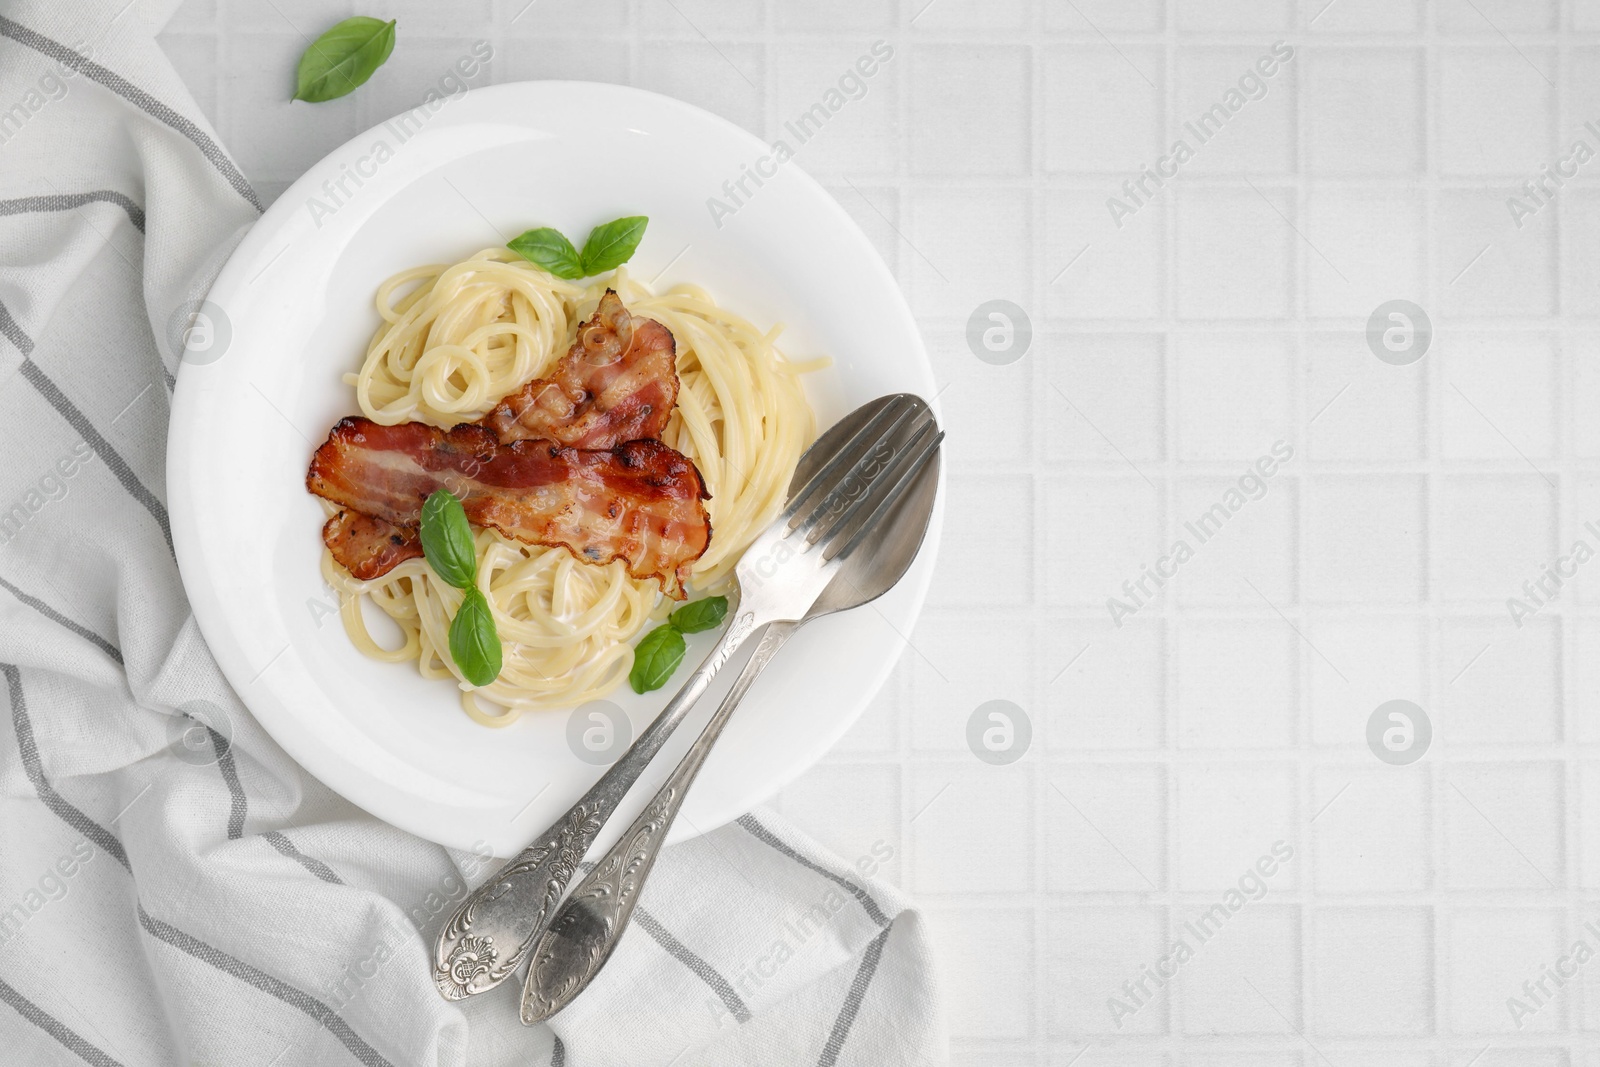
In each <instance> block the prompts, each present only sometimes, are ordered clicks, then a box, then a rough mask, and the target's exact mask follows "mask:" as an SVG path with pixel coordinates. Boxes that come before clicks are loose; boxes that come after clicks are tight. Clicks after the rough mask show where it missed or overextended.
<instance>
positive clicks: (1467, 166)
mask: <svg viewBox="0 0 1600 1067" xmlns="http://www.w3.org/2000/svg"><path fill="white" fill-rule="evenodd" d="M1519 52H1520V53H1521V54H1520V55H1519V54H1518V53H1519ZM1535 68H1538V69H1537V70H1536V69H1535ZM1541 70H1542V71H1543V72H1544V74H1543V76H1541V75H1540V73H1539V72H1540V71H1541ZM1554 72H1555V63H1554V57H1553V55H1552V54H1551V53H1550V51H1549V50H1548V49H1544V48H1535V47H1532V46H1526V45H1524V46H1519V47H1517V48H1514V49H1513V48H1507V47H1505V45H1504V43H1503V42H1500V41H1496V42H1495V43H1494V44H1493V45H1490V46H1484V47H1476V48H1447V49H1444V50H1442V51H1441V52H1440V53H1439V78H1440V89H1439V106H1440V113H1439V166H1440V168H1441V169H1442V170H1443V171H1444V172H1445V173H1446V174H1501V175H1506V176H1508V177H1520V176H1522V175H1523V174H1524V173H1528V172H1531V171H1532V170H1533V169H1534V168H1537V167H1538V166H1539V165H1540V164H1543V163H1545V162H1548V161H1549V159H1550V157H1551V154H1552V152H1553V151H1554V148H1555V146H1554V143H1553V141H1552V135H1551V128H1550V127H1551V123H1550V116H1551V114H1552V108H1551V103H1552V96H1553V90H1552V89H1551V87H1550V85H1549V84H1548V83H1547V82H1546V80H1545V79H1546V78H1550V77H1552V75H1553V74H1554Z"/></svg>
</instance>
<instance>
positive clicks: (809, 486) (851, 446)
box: [781, 396, 905, 527]
mask: <svg viewBox="0 0 1600 1067" xmlns="http://www.w3.org/2000/svg"><path fill="white" fill-rule="evenodd" d="M904 399H905V398H904V397H899V396H897V397H895V398H894V399H893V400H891V401H890V402H889V403H887V404H885V405H883V407H881V408H879V409H878V410H877V411H876V412H875V413H874V414H873V416H872V418H870V419H868V420H867V421H866V422H864V423H862V424H861V428H860V429H859V430H857V431H856V432H855V433H853V434H851V435H850V440H848V441H846V442H845V443H844V444H843V445H842V446H840V448H839V450H838V451H837V452H835V453H834V454H833V455H832V456H831V457H830V458H829V459H828V461H827V462H826V463H824V464H823V465H822V466H820V467H818V468H817V470H816V472H815V473H813V474H812V475H811V477H810V478H808V479H807V480H806V484H805V485H802V486H801V487H800V489H799V490H798V491H797V492H796V493H795V494H794V496H792V497H790V498H789V503H788V506H786V507H785V508H784V509H783V514H782V516H781V517H782V518H785V519H791V520H792V517H793V516H794V514H795V513H796V512H797V511H799V510H800V505H801V504H802V503H804V502H805V500H806V498H807V497H808V496H810V495H811V494H812V493H813V492H815V491H816V490H817V488H818V487H819V486H821V485H822V484H823V482H824V480H825V479H828V478H830V477H831V476H832V475H833V472H834V471H835V470H837V469H838V467H839V465H840V464H841V463H843V462H844V459H845V457H846V456H848V455H849V454H850V453H851V452H853V451H854V450H855V448H856V446H857V445H859V444H860V443H861V441H862V440H864V439H865V438H866V436H867V435H868V434H870V433H872V432H873V431H874V430H876V429H877V428H878V425H879V424H880V423H882V422H883V420H884V419H886V418H888V417H889V415H890V414H891V413H893V412H894V411H895V409H897V408H899V407H900V406H901V404H902V401H903V400H904ZM789 525H790V526H791V527H793V526H794V523H793V521H791V522H790V524H789Z"/></svg>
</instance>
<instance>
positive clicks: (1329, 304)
mask: <svg viewBox="0 0 1600 1067" xmlns="http://www.w3.org/2000/svg"><path fill="white" fill-rule="evenodd" d="M1426 214H1427V203H1426V198H1425V197H1424V195H1423V193H1422V192H1421V190H1418V191H1416V192H1411V193H1407V192H1400V191H1394V190H1384V191H1382V192H1366V191H1355V190H1345V189H1341V188H1337V187H1328V186H1321V187H1318V188H1316V189H1313V190H1312V191H1311V193H1310V194H1309V195H1308V197H1307V199H1306V225H1305V234H1306V240H1307V241H1308V242H1309V244H1310V247H1311V254H1310V255H1308V256H1307V257H1306V304H1307V308H1308V310H1309V312H1310V314H1312V315H1315V316H1349V317H1359V318H1362V319H1365V318H1366V317H1367V316H1369V315H1370V314H1371V313H1372V310H1373V309H1374V308H1376V307H1378V306H1379V305H1380V304H1384V303H1387V302H1388V301H1390V300H1396V299H1405V300H1411V301H1413V302H1415V301H1418V300H1421V299H1422V298H1423V291H1424V275H1425V273H1426V272H1425V270H1424V262H1425V261H1424V256H1423V248H1424V245H1425V244H1426V240H1425V238H1424V227H1423V220H1424V218H1425V216H1426ZM1369 353H1370V350H1369Z"/></svg>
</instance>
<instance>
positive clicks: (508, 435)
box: [483, 289, 678, 448]
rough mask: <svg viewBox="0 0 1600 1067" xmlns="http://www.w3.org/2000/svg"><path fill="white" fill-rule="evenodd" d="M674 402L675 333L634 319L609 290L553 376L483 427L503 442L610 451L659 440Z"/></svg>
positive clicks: (520, 393) (503, 405) (503, 404)
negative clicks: (550, 443) (627, 443)
mask: <svg viewBox="0 0 1600 1067" xmlns="http://www.w3.org/2000/svg"><path fill="white" fill-rule="evenodd" d="M677 401H678V357H677V346H676V345H675V343H674V342H673V339H672V332H671V331H670V330H668V329H667V328H666V327H665V326H663V325H661V323H659V322H656V321H655V320H654V319H645V318H636V317H635V316H633V315H631V314H629V312H628V309H627V308H625V307H623V306H622V300H621V298H619V297H618V296H617V294H616V292H615V291H614V290H611V289H607V290H606V295H605V296H603V297H601V298H600V306H599V307H598V308H596V309H595V313H594V317H593V318H591V319H590V320H589V321H588V322H585V323H584V324H583V325H581V326H579V327H578V337H577V340H575V341H573V342H572V347H571V348H570V349H569V350H568V351H567V354H566V355H565V356H563V357H561V361H560V362H559V363H557V364H556V366H555V370H554V371H552V372H551V375H550V377H548V378H535V379H534V380H533V381H531V382H529V383H528V384H527V385H525V386H523V387H522V388H521V389H519V390H517V391H516V392H515V393H512V394H511V395H510V396H508V397H506V398H505V399H504V400H502V401H500V403H499V405H498V406H497V407H496V408H495V409H494V410H493V411H491V412H489V414H488V415H486V416H485V417H484V419H483V424H484V425H485V426H487V427H488V428H489V429H491V430H493V431H494V432H495V434H496V435H497V436H498V437H499V438H500V440H501V441H502V442H505V443H509V442H511V441H523V440H540V441H555V442H557V443H558V444H563V445H568V446H570V447H572V448H612V447H614V446H616V445H619V444H622V443H623V442H624V441H638V440H641V439H644V438H657V437H660V436H661V431H662V430H664V429H666V425H667V419H669V418H670V417H671V416H672V408H673V405H674V404H676V403H677Z"/></svg>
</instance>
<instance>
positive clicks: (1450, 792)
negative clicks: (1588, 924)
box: [1443, 762, 1566, 890]
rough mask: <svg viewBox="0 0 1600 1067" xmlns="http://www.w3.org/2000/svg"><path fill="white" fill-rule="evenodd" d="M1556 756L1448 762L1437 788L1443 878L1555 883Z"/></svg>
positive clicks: (1558, 840)
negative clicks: (1546, 759) (1444, 858)
mask: <svg viewBox="0 0 1600 1067" xmlns="http://www.w3.org/2000/svg"><path fill="white" fill-rule="evenodd" d="M1561 774H1562V766H1561V764H1559V763H1554V762H1549V763H1500V764H1478V763H1472V764H1461V763H1457V764H1452V765H1451V766H1450V767H1449V768H1448V771H1447V774H1446V781H1447V783H1448V784H1447V787H1446V788H1445V790H1444V793H1443V797H1444V799H1443V807H1444V816H1445V844H1446V853H1447V856H1448V860H1447V862H1446V864H1445V881H1446V884H1447V885H1449V886H1450V887H1451V888H1453V889H1489V888H1495V889H1509V888H1517V889H1540V890H1547V889H1559V888H1561V887H1562V886H1564V885H1565V884H1566V877H1565V873H1564V871H1565V865H1564V864H1563V862H1562V852H1563V848H1562V834H1563V827H1564V825H1565V822H1566V820H1565V819H1564V818H1563V817H1562V816H1563V811H1564V807H1563V800H1562V795H1563V792H1564V790H1563V788H1562V780H1561Z"/></svg>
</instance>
